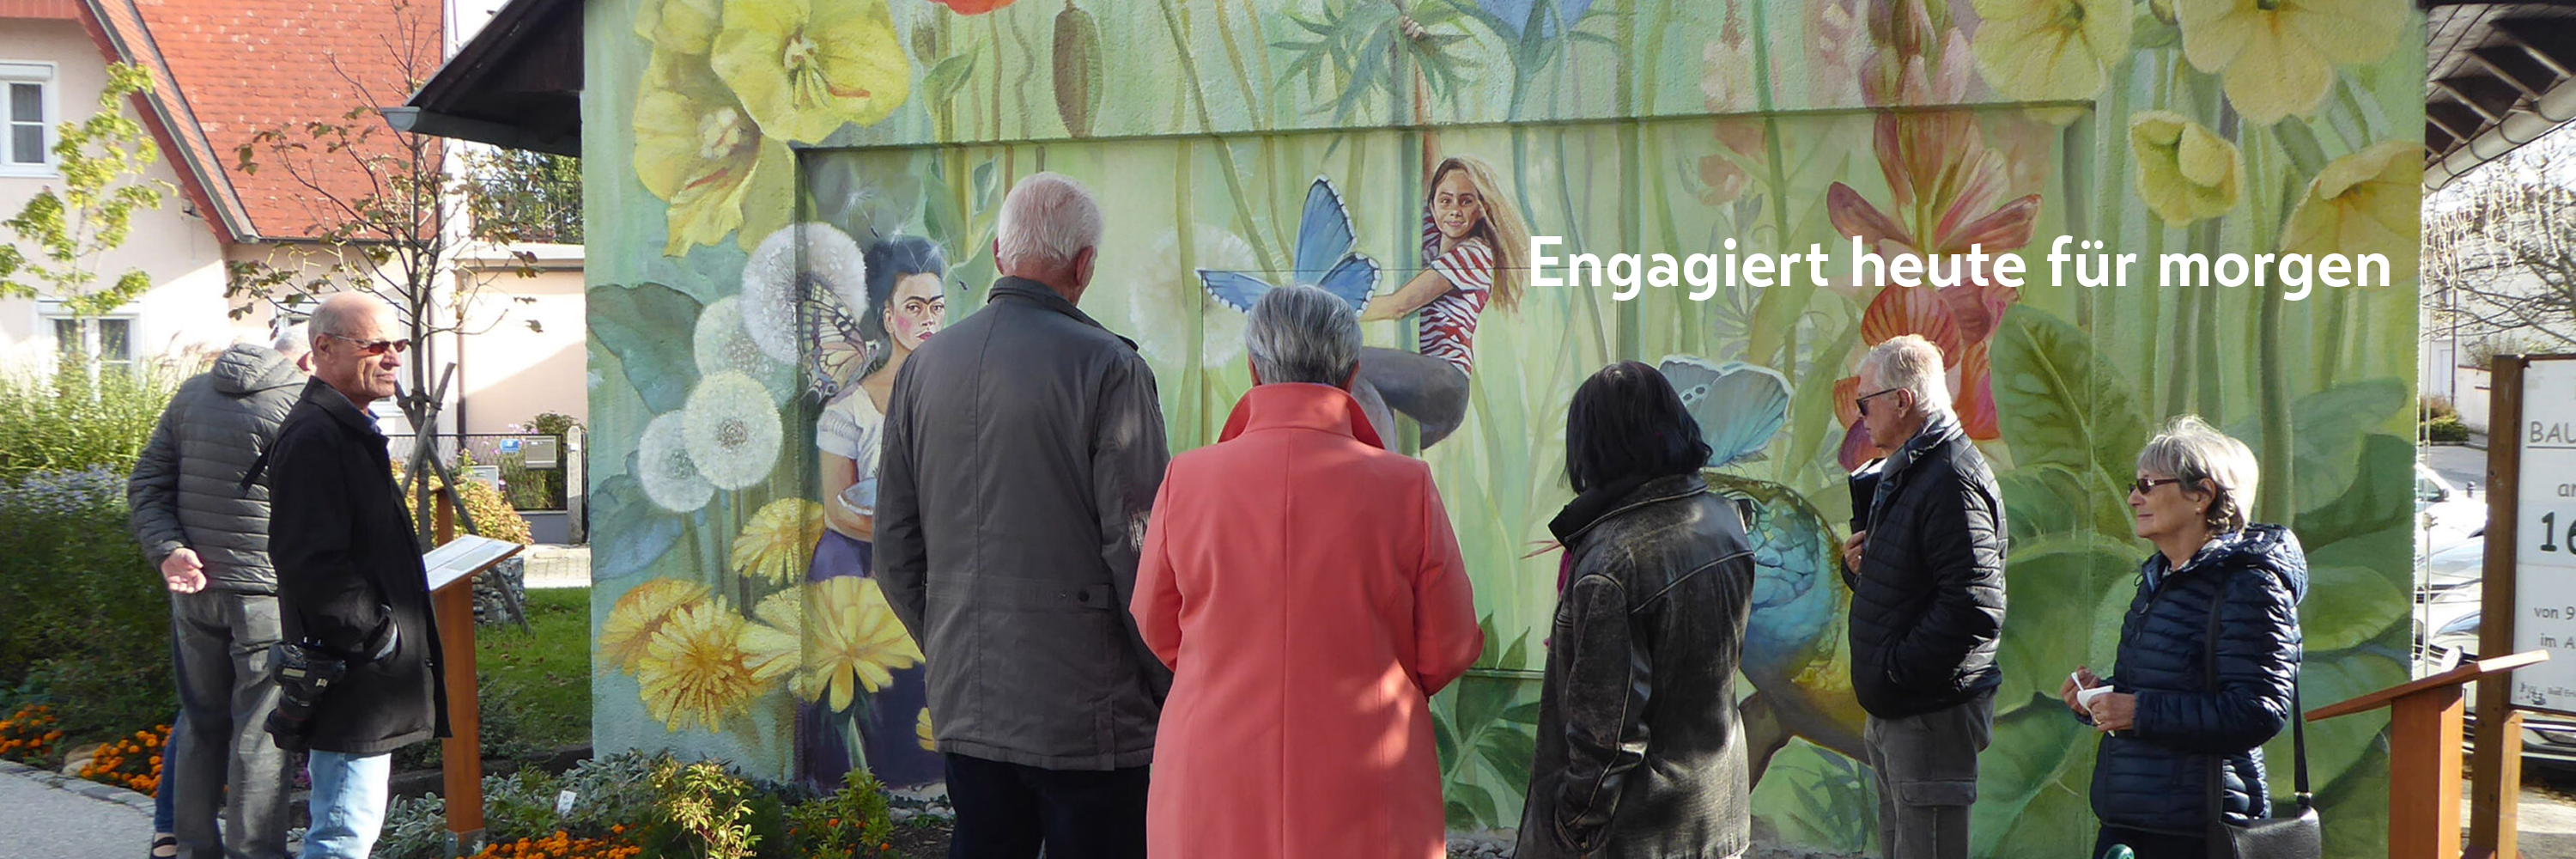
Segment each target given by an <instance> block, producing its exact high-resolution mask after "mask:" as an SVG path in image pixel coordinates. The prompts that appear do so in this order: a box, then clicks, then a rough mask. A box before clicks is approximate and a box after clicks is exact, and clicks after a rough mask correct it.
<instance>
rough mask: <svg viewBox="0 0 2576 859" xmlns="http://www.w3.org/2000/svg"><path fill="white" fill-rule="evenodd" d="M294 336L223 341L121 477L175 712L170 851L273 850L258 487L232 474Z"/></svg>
mask: <svg viewBox="0 0 2576 859" xmlns="http://www.w3.org/2000/svg"><path fill="white" fill-rule="evenodd" d="M304 339H305V338H304V332H303V327H302V326H289V327H288V328H287V329H286V331H285V332H284V333H283V334H281V335H280V336H279V337H278V338H277V341H276V346H275V348H271V347H268V346H261V345H258V344H255V343H241V344H236V345H234V346H233V347H232V348H230V349H226V350H224V352H223V354H222V355H219V356H217V357H216V358H215V365H214V368H213V369H210V370H207V371H206V372H204V373H200V374H198V375H197V376H196V377H195V378H192V379H189V380H188V381H187V382H185V383H183V384H181V385H180V386H179V390H178V393H177V394H176V395H174V396H172V397H171V399H170V405H169V407H168V408H166V409H164V410H163V411H162V412H161V421H160V423H159V425H157V426H155V427H153V429H152V438H151V440H150V441H148V442H146V443H145V444H144V447H143V455H142V457H141V458H140V459H138V460H137V461H136V462H135V463H134V474H133V476H132V477H131V478H130V479H128V480H127V482H126V485H125V494H126V502H127V505H128V506H129V507H130V508H131V509H132V510H133V519H132V522H133V526H134V538H135V540H136V541H138V542H140V543H142V545H143V552H144V556H145V557H146V558H148V559H150V560H151V561H152V563H153V564H155V565H156V566H158V567H159V568H160V572H161V578H162V581H163V582H164V583H166V584H168V585H169V588H170V638H171V648H170V649H171V655H172V659H173V660H174V663H175V664H174V665H173V666H172V667H173V671H174V673H175V674H176V675H177V677H178V685H179V719H178V721H177V723H176V724H175V725H174V726H173V727H172V728H171V731H170V746H169V749H168V750H167V751H166V752H165V758H166V761H165V763H164V765H163V767H162V777H163V783H162V788H161V790H162V794H161V795H162V796H165V797H168V801H169V803H170V817H171V820H170V822H171V832H172V833H173V834H174V835H176V836H177V839H178V846H179V854H178V855H180V856H183V857H190V859H196V857H208V859H212V857H231V859H252V857H255V859H272V857H278V856H284V855H286V801H287V796H286V789H287V785H286V780H287V777H288V772H287V759H286V754H285V753H284V752H281V751H279V750H278V748H277V744H276V743H275V742H274V741H272V740H270V739H269V736H268V733H267V732H266V731H264V730H262V728H261V726H262V725H263V724H264V723H266V722H267V721H268V713H269V711H270V710H273V709H275V708H276V707H277V684H275V683H272V682H269V664H268V663H269V647H270V646H271V645H274V644H276V643H277V640H278V635H279V631H278V615H277V573H276V571H275V570H273V569H271V568H270V567H269V560H268V490H267V488H266V487H265V486H263V485H261V484H260V483H258V482H256V481H253V482H251V483H250V484H249V485H248V486H244V485H243V480H242V477H243V475H244V474H246V473H248V472H249V471H250V470H251V466H252V463H253V462H255V461H256V460H258V459H259V456H260V454H261V453H263V452H265V451H267V450H268V448H269V445H270V444H271V443H272V442H274V441H276V439H277V428H278V425H279V424H280V423H283V422H284V421H285V420H286V411H287V409H288V408H289V407H291V406H293V405H295V398H296V395H297V394H298V393H300V392H302V391H303V389H304V381H305V375H304V373H305V371H304V369H303V367H302V366H301V365H302V359H303V357H304V352H305V349H306V345H305V342H304ZM228 791H229V795H230V799H231V803H230V806H229V809H228V810H227V811H226V813H225V816H224V831H223V834H222V837H221V843H220V844H218V843H217V836H216V830H215V814H216V811H217V810H218V809H225V808H226V802H225V800H226V796H227V792H228Z"/></svg>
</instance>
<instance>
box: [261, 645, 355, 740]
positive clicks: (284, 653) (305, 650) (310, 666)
mask: <svg viewBox="0 0 2576 859" xmlns="http://www.w3.org/2000/svg"><path fill="white" fill-rule="evenodd" d="M271 655H272V661H273V662H275V664H276V666H277V689H278V696H277V709H275V710H272V711H270V712H269V714H268V724H267V725H266V726H265V727H266V728H267V730H268V733H269V735H270V736H273V737H276V738H277V745H278V747H279V748H282V749H287V750H289V751H293V750H296V749H300V748H302V747H303V746H304V734H305V732H306V730H307V729H308V727H309V725H308V722H309V721H310V720H311V719H312V718H313V707H314V705H315V704H317V703H319V702H320V701H321V700H322V694H323V693H325V692H328V691H330V690H331V685H332V684H334V683H338V682H340V678H342V677H344V676H347V675H348V673H349V663H348V662H347V661H346V660H343V659H340V658H339V657H336V656H332V655H331V653H330V651H328V650H325V649H323V647H322V646H321V645H320V644H317V643H314V642H310V641H298V642H284V641H281V642H278V643H277V645H276V646H275V647H274V648H272V649H271Z"/></svg>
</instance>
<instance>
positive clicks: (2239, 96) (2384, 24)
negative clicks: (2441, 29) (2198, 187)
mask: <svg viewBox="0 0 2576 859" xmlns="http://www.w3.org/2000/svg"><path fill="white" fill-rule="evenodd" d="M2173 10H2174V20H2175V22H2176V23H2177V24H2179V25H2181V27H2182V54H2183V57H2184V58H2185V59H2188V60H2190V61H2191V64H2192V67H2194V68H2197V69H2200V70H2201V71H2204V72H2209V73H2211V74H2215V75H2218V76H2219V78H2220V79H2221V80H2222V81H2223V82H2224V83H2225V84H2226V87H2227V100H2228V101H2229V102H2231V103H2233V104H2235V105H2236V112H2238V113H2242V114H2244V115H2245V118H2246V119H2247V120H2249V121H2252V122H2254V123H2255V124H2258V125H2270V124H2272V123H2275V122H2279V121H2281V118H2282V117H2285V116H2288V115H2290V114H2293V113H2296V114H2307V113H2309V112H2311V111H2314V110H2316V108H2317V105H2318V104H2319V103H2321V102H2323V101H2325V97H2326V91H2327V90H2328V89H2329V88H2330V87H2331V86H2332V85H2333V84H2334V64H2336V63H2367V62H2370V61H2372V60H2376V59H2378V58H2379V56H2380V55H2381V54H2385V53H2387V52H2388V49H2389V48H2390V47H2391V46H2393V45H2395V44H2396V43H2397V34H2398V33H2399V32H2400V31H2403V30H2404V29H2405V28H2406V16H2407V14H2408V10H2407V5H2406V3H2405V2H2404V0H2174V2H2173Z"/></svg>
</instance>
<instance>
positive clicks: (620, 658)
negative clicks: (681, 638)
mask: <svg viewBox="0 0 2576 859" xmlns="http://www.w3.org/2000/svg"><path fill="white" fill-rule="evenodd" d="M706 597H707V586H705V585H701V584H698V583H697V582H691V581H683V580H680V579H654V580H652V581H649V582H645V583H643V584H640V585H636V586H635V587H634V588H633V589H632V590H628V591H627V592H626V593H625V595H623V596H620V597H618V598H617V604H616V605H614V606H611V607H609V609H608V619H607V620H605V621H601V622H600V624H599V673H601V674H606V673H608V672H610V671H615V670H626V671H632V670H634V669H635V666H636V664H637V663H640V662H642V661H643V660H644V648H645V645H648V644H651V643H652V641H653V633H654V632H655V631H656V630H659V629H661V628H662V622H663V621H664V620H666V619H668V618H669V617H670V616H671V612H672V610H674V609H677V608H679V607H681V606H684V605H687V604H689V603H693V602H697V601H699V600H702V599H706Z"/></svg>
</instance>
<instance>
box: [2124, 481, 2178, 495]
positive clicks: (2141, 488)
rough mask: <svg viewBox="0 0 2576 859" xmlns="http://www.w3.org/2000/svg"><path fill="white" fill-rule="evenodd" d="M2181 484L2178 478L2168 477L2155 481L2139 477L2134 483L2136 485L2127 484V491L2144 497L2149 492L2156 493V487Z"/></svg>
mask: <svg viewBox="0 0 2576 859" xmlns="http://www.w3.org/2000/svg"><path fill="white" fill-rule="evenodd" d="M2181 482H2182V481H2181V480H2180V479H2178V478H2172V477H2168V478H2165V479H2163V480H2156V479H2154V478H2148V477H2141V478H2138V482H2136V483H2132V484H2129V490H2130V491H2132V492H2136V493H2138V494H2140V495H2145V494H2148V493H2151V492H2154V491H2156V487H2158V486H2163V485H2165V484H2167V483H2181Z"/></svg>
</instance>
